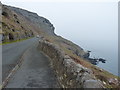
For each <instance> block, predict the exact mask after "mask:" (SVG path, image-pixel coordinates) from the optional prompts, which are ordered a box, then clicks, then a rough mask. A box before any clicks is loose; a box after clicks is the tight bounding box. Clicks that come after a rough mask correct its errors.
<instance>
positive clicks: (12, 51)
mask: <svg viewBox="0 0 120 90" xmlns="http://www.w3.org/2000/svg"><path fill="white" fill-rule="evenodd" d="M37 41H38V40H37V39H36V38H32V39H28V40H24V41H21V42H16V43H12V44H6V45H3V46H2V81H3V80H4V79H5V78H6V77H7V76H8V74H9V72H10V71H11V70H12V68H13V67H15V65H16V63H17V62H18V60H19V59H20V58H21V56H22V55H23V53H24V52H25V51H26V50H27V49H28V48H29V47H30V46H31V45H33V44H34V43H35V42H37Z"/></svg>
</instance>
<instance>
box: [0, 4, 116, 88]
mask: <svg viewBox="0 0 120 90" xmlns="http://www.w3.org/2000/svg"><path fill="white" fill-rule="evenodd" d="M0 22H1V23H2V29H3V32H2V33H1V34H2V37H3V42H6V41H11V40H18V39H23V38H27V37H32V36H35V35H40V37H41V38H43V39H44V40H46V41H47V42H50V43H53V44H55V45H57V46H58V47H60V49H61V50H63V51H64V52H65V54H66V55H69V56H70V57H71V58H72V59H73V60H75V62H77V63H79V64H81V65H83V66H84V67H87V68H89V69H91V70H92V71H93V73H94V75H95V76H96V77H97V78H98V79H99V80H101V81H103V82H104V83H105V86H106V87H118V85H116V82H115V83H114V82H113V83H112V85H110V83H109V80H111V79H115V78H117V77H116V76H114V75H112V74H110V73H109V72H107V71H105V70H102V69H100V68H98V67H96V66H94V65H92V64H91V63H89V62H87V59H86V58H88V57H89V52H86V51H84V49H82V48H81V47H79V46H78V45H76V44H74V43H72V42H71V41H69V40H66V39H64V38H62V37H61V36H57V35H56V34H55V33H54V30H55V28H54V26H53V24H51V23H50V21H49V20H47V19H46V18H44V17H41V16H38V15H37V14H36V13H33V12H29V11H27V10H23V9H20V8H16V7H11V6H6V5H3V6H2V20H1V21H0Z"/></svg>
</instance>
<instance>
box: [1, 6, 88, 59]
mask: <svg viewBox="0 0 120 90" xmlns="http://www.w3.org/2000/svg"><path fill="white" fill-rule="evenodd" d="M0 22H1V23H2V27H3V28H2V29H3V32H2V36H3V38H2V39H3V42H6V41H8V40H18V39H23V38H27V37H31V36H33V35H37V34H39V35H40V36H42V37H44V38H46V39H48V40H49V41H52V42H54V43H55V44H58V45H60V46H61V47H65V48H64V49H66V51H71V53H73V54H76V55H77V56H79V57H85V56H86V55H87V54H88V53H87V52H85V51H84V50H83V49H82V48H81V47H79V46H77V45H75V44H74V43H72V42H71V41H68V40H66V39H64V38H62V37H60V36H57V35H56V34H55V33H54V29H55V28H54V26H53V24H51V22H50V21H49V20H48V19H46V18H44V17H41V16H38V15H37V14H36V13H33V12H30V11H27V10H23V9H20V8H16V7H11V6H6V5H2V21H0Z"/></svg>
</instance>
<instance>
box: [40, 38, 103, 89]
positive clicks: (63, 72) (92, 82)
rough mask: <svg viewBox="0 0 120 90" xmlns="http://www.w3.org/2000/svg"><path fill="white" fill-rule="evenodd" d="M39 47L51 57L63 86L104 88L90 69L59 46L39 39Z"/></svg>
mask: <svg viewBox="0 0 120 90" xmlns="http://www.w3.org/2000/svg"><path fill="white" fill-rule="evenodd" d="M39 48H40V49H41V51H43V52H44V53H45V54H46V55H47V56H49V57H50V58H51V60H50V62H51V63H52V65H53V68H54V69H55V72H56V74H57V78H58V81H59V83H60V85H61V87H62V88H103V84H102V82H101V81H99V80H97V79H96V78H95V76H94V75H93V73H92V71H91V70H90V69H88V68H85V67H83V66H82V65H80V64H78V63H76V62H75V61H74V60H73V59H72V58H70V57H69V56H68V55H66V54H65V53H64V52H63V51H62V50H61V49H60V48H59V47H58V46H56V45H54V44H52V43H50V42H47V41H45V40H39Z"/></svg>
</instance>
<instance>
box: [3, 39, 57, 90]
mask: <svg viewBox="0 0 120 90" xmlns="http://www.w3.org/2000/svg"><path fill="white" fill-rule="evenodd" d="M37 46H38V39H36V38H33V39H30V40H26V41H23V42H20V44H16V43H14V44H13V45H10V46H9V45H6V46H4V47H3V54H4V55H6V54H7V55H9V54H10V55H9V57H8V56H7V57H6V58H5V57H4V59H5V60H6V61H3V70H5V71H3V72H4V73H6V72H7V70H8V69H10V68H11V66H9V65H11V64H12V63H16V62H17V61H18V59H19V58H20V57H21V55H22V54H23V52H25V51H26V52H25V53H24V57H23V60H24V61H23V64H22V65H21V67H20V68H19V69H18V71H17V72H16V73H15V75H14V76H13V77H12V78H11V79H10V81H9V82H8V85H7V86H6V88H55V87H58V84H57V79H56V76H55V75H54V72H53V70H52V68H50V63H49V59H48V58H47V57H46V56H45V55H43V54H42V53H41V52H40V50H38V48H37ZM5 47H7V48H5ZM18 47H19V48H18ZM8 52H9V53H8ZM4 55H3V56H4ZM12 58H13V59H14V60H13V59H12ZM12 65H13V64H12ZM13 66H14V65H13ZM9 67H10V68H9ZM3 76H4V75H3Z"/></svg>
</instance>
